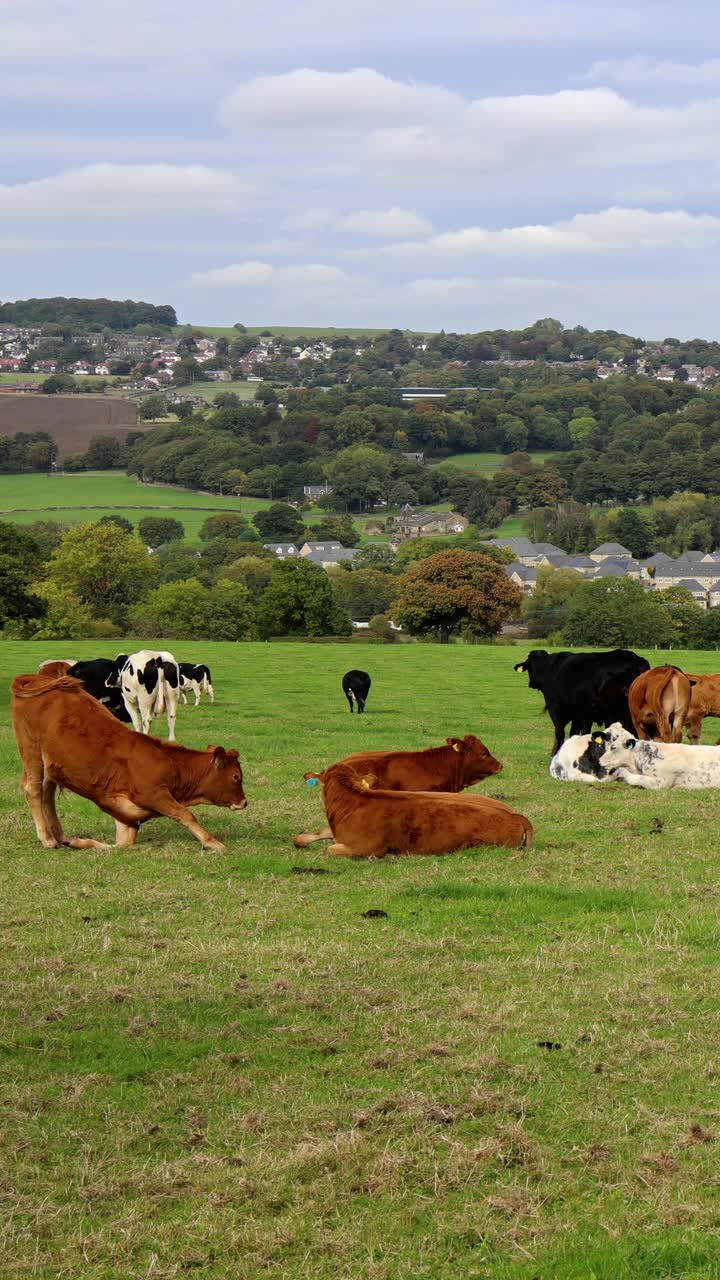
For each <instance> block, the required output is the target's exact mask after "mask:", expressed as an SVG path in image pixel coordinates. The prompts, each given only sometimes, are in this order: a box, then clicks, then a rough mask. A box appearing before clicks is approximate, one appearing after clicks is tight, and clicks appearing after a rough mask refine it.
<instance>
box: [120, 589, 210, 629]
mask: <svg viewBox="0 0 720 1280" xmlns="http://www.w3.org/2000/svg"><path fill="white" fill-rule="evenodd" d="M209 595H210V592H209V590H208V588H207V587H205V586H203V584H202V583H201V582H199V581H198V579H197V578H185V579H181V580H179V581H176V582H165V583H163V584H162V586H159V587H156V588H155V590H154V591H151V592H150V593H149V595H148V596H146V598H145V599H144V600H143V601H142V603H141V604H138V605H136V606H135V608H134V609H133V610H132V612H131V614H130V625H131V626H132V628H133V630H136V631H139V632H141V633H145V634H150V635H153V636H158V637H160V638H161V639H162V638H165V637H176V638H177V639H178V640H192V639H194V638H195V637H196V636H201V635H203V634H204V632H203V630H202V628H203V625H204V621H205V618H206V615H207V609H208V599H209Z"/></svg>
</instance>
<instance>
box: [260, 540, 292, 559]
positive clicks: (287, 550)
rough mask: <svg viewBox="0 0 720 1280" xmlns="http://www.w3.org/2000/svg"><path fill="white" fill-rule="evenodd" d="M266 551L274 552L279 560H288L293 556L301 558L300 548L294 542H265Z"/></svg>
mask: <svg viewBox="0 0 720 1280" xmlns="http://www.w3.org/2000/svg"><path fill="white" fill-rule="evenodd" d="M263 546H264V548H265V550H266V551H272V553H273V555H274V556H277V558H278V560H288V559H289V558H290V557H291V556H299V555H300V548H299V547H298V546H297V544H296V543H294V542H263Z"/></svg>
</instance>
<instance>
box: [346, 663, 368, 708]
mask: <svg viewBox="0 0 720 1280" xmlns="http://www.w3.org/2000/svg"><path fill="white" fill-rule="evenodd" d="M370 684H371V681H370V677H369V675H368V673H367V671H346V672H345V675H344V676H343V678H342V687H343V693H344V694H345V697H346V698H347V700H348V702H349V703H350V710H351V711H353V710H354V707H353V701H354V702H356V703H357V709H358V715H360V714H361V713H362V712H363V711H364V710H365V702H366V699H367V696H368V694H369V692H370Z"/></svg>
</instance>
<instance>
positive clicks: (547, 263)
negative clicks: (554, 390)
mask: <svg viewBox="0 0 720 1280" xmlns="http://www.w3.org/2000/svg"><path fill="white" fill-rule="evenodd" d="M0 16H1V18H2V27H1V31H2V39H1V41H0V112H2V120H3V128H2V131H1V132H0V267H1V275H0V296H2V298H3V299H10V298H16V297H30V296H47V295H52V294H75V295H84V296H98V295H105V296H109V297H120V298H123V297H132V298H143V299H147V300H149V301H153V302H170V303H173V304H174V305H175V306H176V308H177V310H178V314H179V316H180V318H181V319H182V320H183V321H191V322H193V323H197V324H203V323H204V324H213V323H214V324H232V323H234V322H235V321H242V322H244V323H246V324H270V325H272V324H273V323H275V324H280V323H286V324H307V325H322V324H334V325H337V326H342V325H344V324H345V325H372V326H378V327H385V326H387V327H390V326H399V327H405V326H408V327H411V328H428V329H439V328H445V329H455V330H477V329H484V328H496V327H497V328H500V327H509V326H519V325H523V324H527V323H530V322H531V321H532V320H533V319H536V318H537V317H539V316H546V315H553V316H557V317H558V318H559V319H561V320H562V321H563V322H564V323H565V324H568V325H574V324H584V325H587V326H588V327H590V328H593V327H600V326H602V327H612V328H616V329H621V330H625V331H629V332H632V333H636V334H639V335H642V336H645V337H663V336H666V335H669V334H676V335H678V336H681V337H682V336H685V337H689V336H695V335H697V336H704V337H717V336H718V335H719V334H720V317H719V316H718V307H717V301H716V300H717V297H718V293H719V289H718V284H719V281H718V279H717V276H718V271H717V262H718V246H719V245H720V209H719V208H718V195H719V192H720V152H719V149H718V144H717V138H718V132H719V130H718V126H719V125H720V56H717V57H716V56H714V50H718V49H720V39H719V38H720V7H719V6H716V5H712V4H711V3H710V0H689V3H686V4H685V5H684V6H683V7H682V9H681V10H679V9H678V8H677V6H675V5H673V6H672V7H671V6H670V5H669V4H663V3H653V4H650V3H646V2H645V0H633V3H632V4H628V3H626V2H624V3H620V2H619V0H618V2H617V3H616V2H615V0H605V2H604V3H602V2H601V3H594V4H590V3H588V0H557V2H551V0H445V3H443V4H438V3H437V2H435V3H429V2H428V0H384V2H383V3H380V2H379V0H364V3H363V4H362V5H358V4H355V3H353V4H350V3H347V0H307V2H298V0H296V2H295V3H293V2H292V0H274V3H272V4H268V3H267V2H266V0H265V2H263V3H256V0H205V3H203V4H197V3H190V2H189V0H173V3H172V4H171V3H169V2H168V0H153V3H152V4H150V5H149V4H147V2H146V0H145V2H144V3H141V2H140V0H125V3H124V4H123V5H122V6H118V5H117V4H111V3H109V0H93V2H92V3H90V0H67V2H66V3H65V4H62V5H58V4H51V3H49V0H22V3H21V2H20V0H0Z"/></svg>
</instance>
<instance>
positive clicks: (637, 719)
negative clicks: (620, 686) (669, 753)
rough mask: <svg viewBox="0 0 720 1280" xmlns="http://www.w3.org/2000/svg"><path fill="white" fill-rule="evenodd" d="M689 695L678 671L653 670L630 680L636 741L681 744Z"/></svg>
mask: <svg viewBox="0 0 720 1280" xmlns="http://www.w3.org/2000/svg"><path fill="white" fill-rule="evenodd" d="M691 692H692V690H691V686H690V680H689V678H688V676H686V675H685V672H684V671H680V669H679V667H672V666H664V667H653V668H652V670H651V671H644V672H643V673H642V675H639V676H638V677H637V679H635V680H633V682H632V684H631V685H630V691H629V693H628V705H629V707H630V716H631V718H632V722H633V724H634V726H635V730H636V732H637V735H638V737H639V738H642V739H643V740H645V741H647V740H649V739H658V738H659V740H660V741H661V742H682V731H683V725H684V724H685V717H686V715H687V712H688V707H689V706H690V695H691Z"/></svg>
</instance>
